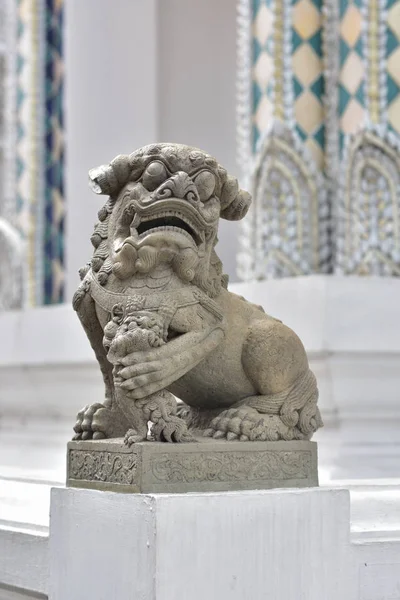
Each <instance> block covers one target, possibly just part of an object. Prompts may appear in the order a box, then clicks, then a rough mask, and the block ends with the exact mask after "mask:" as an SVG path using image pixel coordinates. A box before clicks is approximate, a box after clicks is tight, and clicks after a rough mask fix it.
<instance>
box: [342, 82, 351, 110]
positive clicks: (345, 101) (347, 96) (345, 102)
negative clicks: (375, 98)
mask: <svg viewBox="0 0 400 600" xmlns="http://www.w3.org/2000/svg"><path fill="white" fill-rule="evenodd" d="M350 98H351V96H350V94H349V92H348V91H347V90H346V89H345V88H344V87H343V86H342V85H340V84H339V115H342V114H343V113H344V111H345V110H346V106H347V105H348V103H349V100H350Z"/></svg>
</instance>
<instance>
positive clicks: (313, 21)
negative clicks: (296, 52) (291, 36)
mask: <svg viewBox="0 0 400 600" xmlns="http://www.w3.org/2000/svg"><path fill="white" fill-rule="evenodd" d="M292 19H293V27H294V29H296V31H297V33H298V34H299V36H300V37H301V38H303V40H307V39H309V38H310V37H311V36H312V35H314V33H316V32H317V31H318V29H319V28H320V27H321V22H322V17H321V13H320V12H319V11H318V10H317V8H316V7H315V6H314V4H313V3H312V2H310V0H300V2H297V4H295V6H294V7H293V10H292Z"/></svg>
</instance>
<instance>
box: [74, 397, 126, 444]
mask: <svg viewBox="0 0 400 600" xmlns="http://www.w3.org/2000/svg"><path fill="white" fill-rule="evenodd" d="M127 429H128V423H127V421H126V419H125V417H124V415H123V414H122V413H121V411H120V410H119V409H118V407H116V406H113V407H107V406H104V404H101V403H100V402H96V403H94V404H88V405H87V406H85V407H84V408H82V410H80V411H79V412H78V414H77V417H76V423H75V426H74V431H75V435H74V437H73V439H74V440H102V439H104V438H114V437H122V436H123V435H125V432H126V431H127Z"/></svg>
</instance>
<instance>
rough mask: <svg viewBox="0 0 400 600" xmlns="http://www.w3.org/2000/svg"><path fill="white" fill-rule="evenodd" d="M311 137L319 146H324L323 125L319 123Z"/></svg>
mask: <svg viewBox="0 0 400 600" xmlns="http://www.w3.org/2000/svg"><path fill="white" fill-rule="evenodd" d="M313 138H314V139H315V141H316V142H318V144H319V145H320V146H321V148H324V147H325V126H324V125H321V127H320V128H319V129H318V130H317V131H316V132H315V133H314V135H313Z"/></svg>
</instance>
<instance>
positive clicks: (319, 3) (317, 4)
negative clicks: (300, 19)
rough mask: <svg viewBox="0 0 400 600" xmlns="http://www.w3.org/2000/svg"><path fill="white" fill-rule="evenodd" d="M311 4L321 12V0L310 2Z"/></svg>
mask: <svg viewBox="0 0 400 600" xmlns="http://www.w3.org/2000/svg"><path fill="white" fill-rule="evenodd" d="M311 2H312V3H313V4H314V6H316V7H317V8H318V10H321V8H322V6H323V2H322V0H311Z"/></svg>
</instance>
